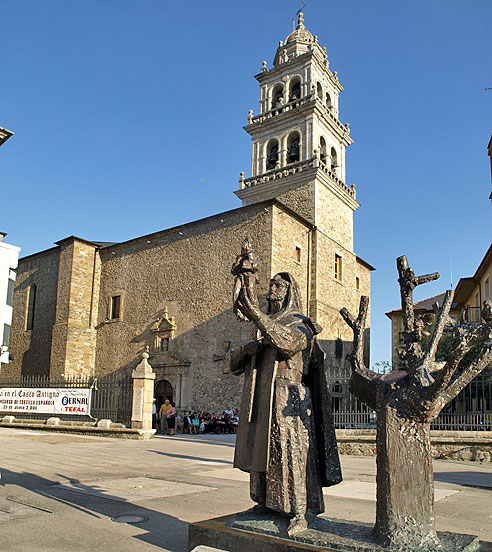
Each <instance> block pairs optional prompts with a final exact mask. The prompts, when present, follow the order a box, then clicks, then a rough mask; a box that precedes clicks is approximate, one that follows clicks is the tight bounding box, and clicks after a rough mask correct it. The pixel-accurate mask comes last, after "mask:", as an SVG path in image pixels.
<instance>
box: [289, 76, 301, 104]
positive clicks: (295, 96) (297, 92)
mask: <svg viewBox="0 0 492 552" xmlns="http://www.w3.org/2000/svg"><path fill="white" fill-rule="evenodd" d="M300 98H301V81H300V80H295V81H294V82H293V83H292V85H291V88H290V98H289V101H290V102H293V101H294V100H299V99H300Z"/></svg>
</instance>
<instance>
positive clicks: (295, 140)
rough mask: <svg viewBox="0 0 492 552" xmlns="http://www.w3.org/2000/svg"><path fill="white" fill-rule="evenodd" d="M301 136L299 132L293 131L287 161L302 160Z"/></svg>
mask: <svg viewBox="0 0 492 552" xmlns="http://www.w3.org/2000/svg"><path fill="white" fill-rule="evenodd" d="M300 151H301V147H300V137H299V134H298V133H297V132H295V133H293V134H291V135H290V137H289V141H288V149H287V162H288V163H296V162H297V161H299V160H300Z"/></svg>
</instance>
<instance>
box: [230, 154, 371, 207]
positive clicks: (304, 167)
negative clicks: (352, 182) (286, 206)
mask: <svg viewBox="0 0 492 552" xmlns="http://www.w3.org/2000/svg"><path fill="white" fill-rule="evenodd" d="M317 165H318V160H317V159H309V160H308V161H299V162H297V163H292V164H291V165H287V166H286V167H283V168H279V169H275V170H273V171H268V172H266V173H263V174H260V175H258V176H255V177H251V178H247V179H242V180H241V189H240V190H237V191H235V192H234V193H235V194H236V195H237V197H238V198H239V199H241V200H242V201H243V202H244V204H247V205H248V204H251V203H256V202H258V201H263V200H265V199H271V198H274V197H278V196H279V195H282V194H283V193H285V192H287V191H289V190H292V189H295V188H298V187H299V186H300V185H303V184H307V183H309V182H313V181H315V180H316V181H319V182H321V183H322V184H323V185H324V186H325V187H326V188H328V189H329V190H330V191H331V192H332V193H333V194H334V195H335V196H336V197H338V198H339V199H341V200H342V201H343V202H344V203H345V204H346V205H347V206H348V207H350V208H351V209H352V210H353V211H355V210H356V209H358V208H359V207H360V205H359V203H358V202H357V200H356V199H355V188H354V187H352V188H350V187H349V186H347V185H346V184H345V183H344V182H343V181H342V180H340V179H339V178H338V177H337V176H336V175H335V174H334V173H333V172H332V171H331V170H330V169H329V168H328V167H327V166H326V165H319V166H317Z"/></svg>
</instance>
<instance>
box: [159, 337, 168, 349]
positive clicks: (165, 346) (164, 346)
mask: <svg viewBox="0 0 492 552" xmlns="http://www.w3.org/2000/svg"><path fill="white" fill-rule="evenodd" d="M160 345H161V346H160V350H161V351H169V338H168V337H163V338H162V339H161V344H160Z"/></svg>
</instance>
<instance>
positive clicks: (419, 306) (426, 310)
mask: <svg viewBox="0 0 492 552" xmlns="http://www.w3.org/2000/svg"><path fill="white" fill-rule="evenodd" d="M445 295H446V294H445V293H440V294H439V295H435V296H434V297H428V298H427V299H423V300H422V301H418V302H417V303H414V305H413V312H414V314H415V316H425V315H426V314H432V313H434V305H436V304H437V306H438V307H439V308H440V307H442V303H443V301H444V297H445ZM462 312H463V309H462V308H461V307H460V305H459V304H458V303H456V302H453V304H452V305H451V310H450V313H449V315H450V317H451V319H452V320H453V321H454V323H458V321H459V320H460V319H461V315H462ZM386 316H387V317H388V318H389V319H390V320H391V366H392V369H393V370H394V369H395V368H397V367H399V365H400V357H399V350H400V349H401V348H402V347H403V340H402V337H401V335H402V332H403V311H402V310H401V308H400V309H395V310H392V311H389V312H387V313H386Z"/></svg>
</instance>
